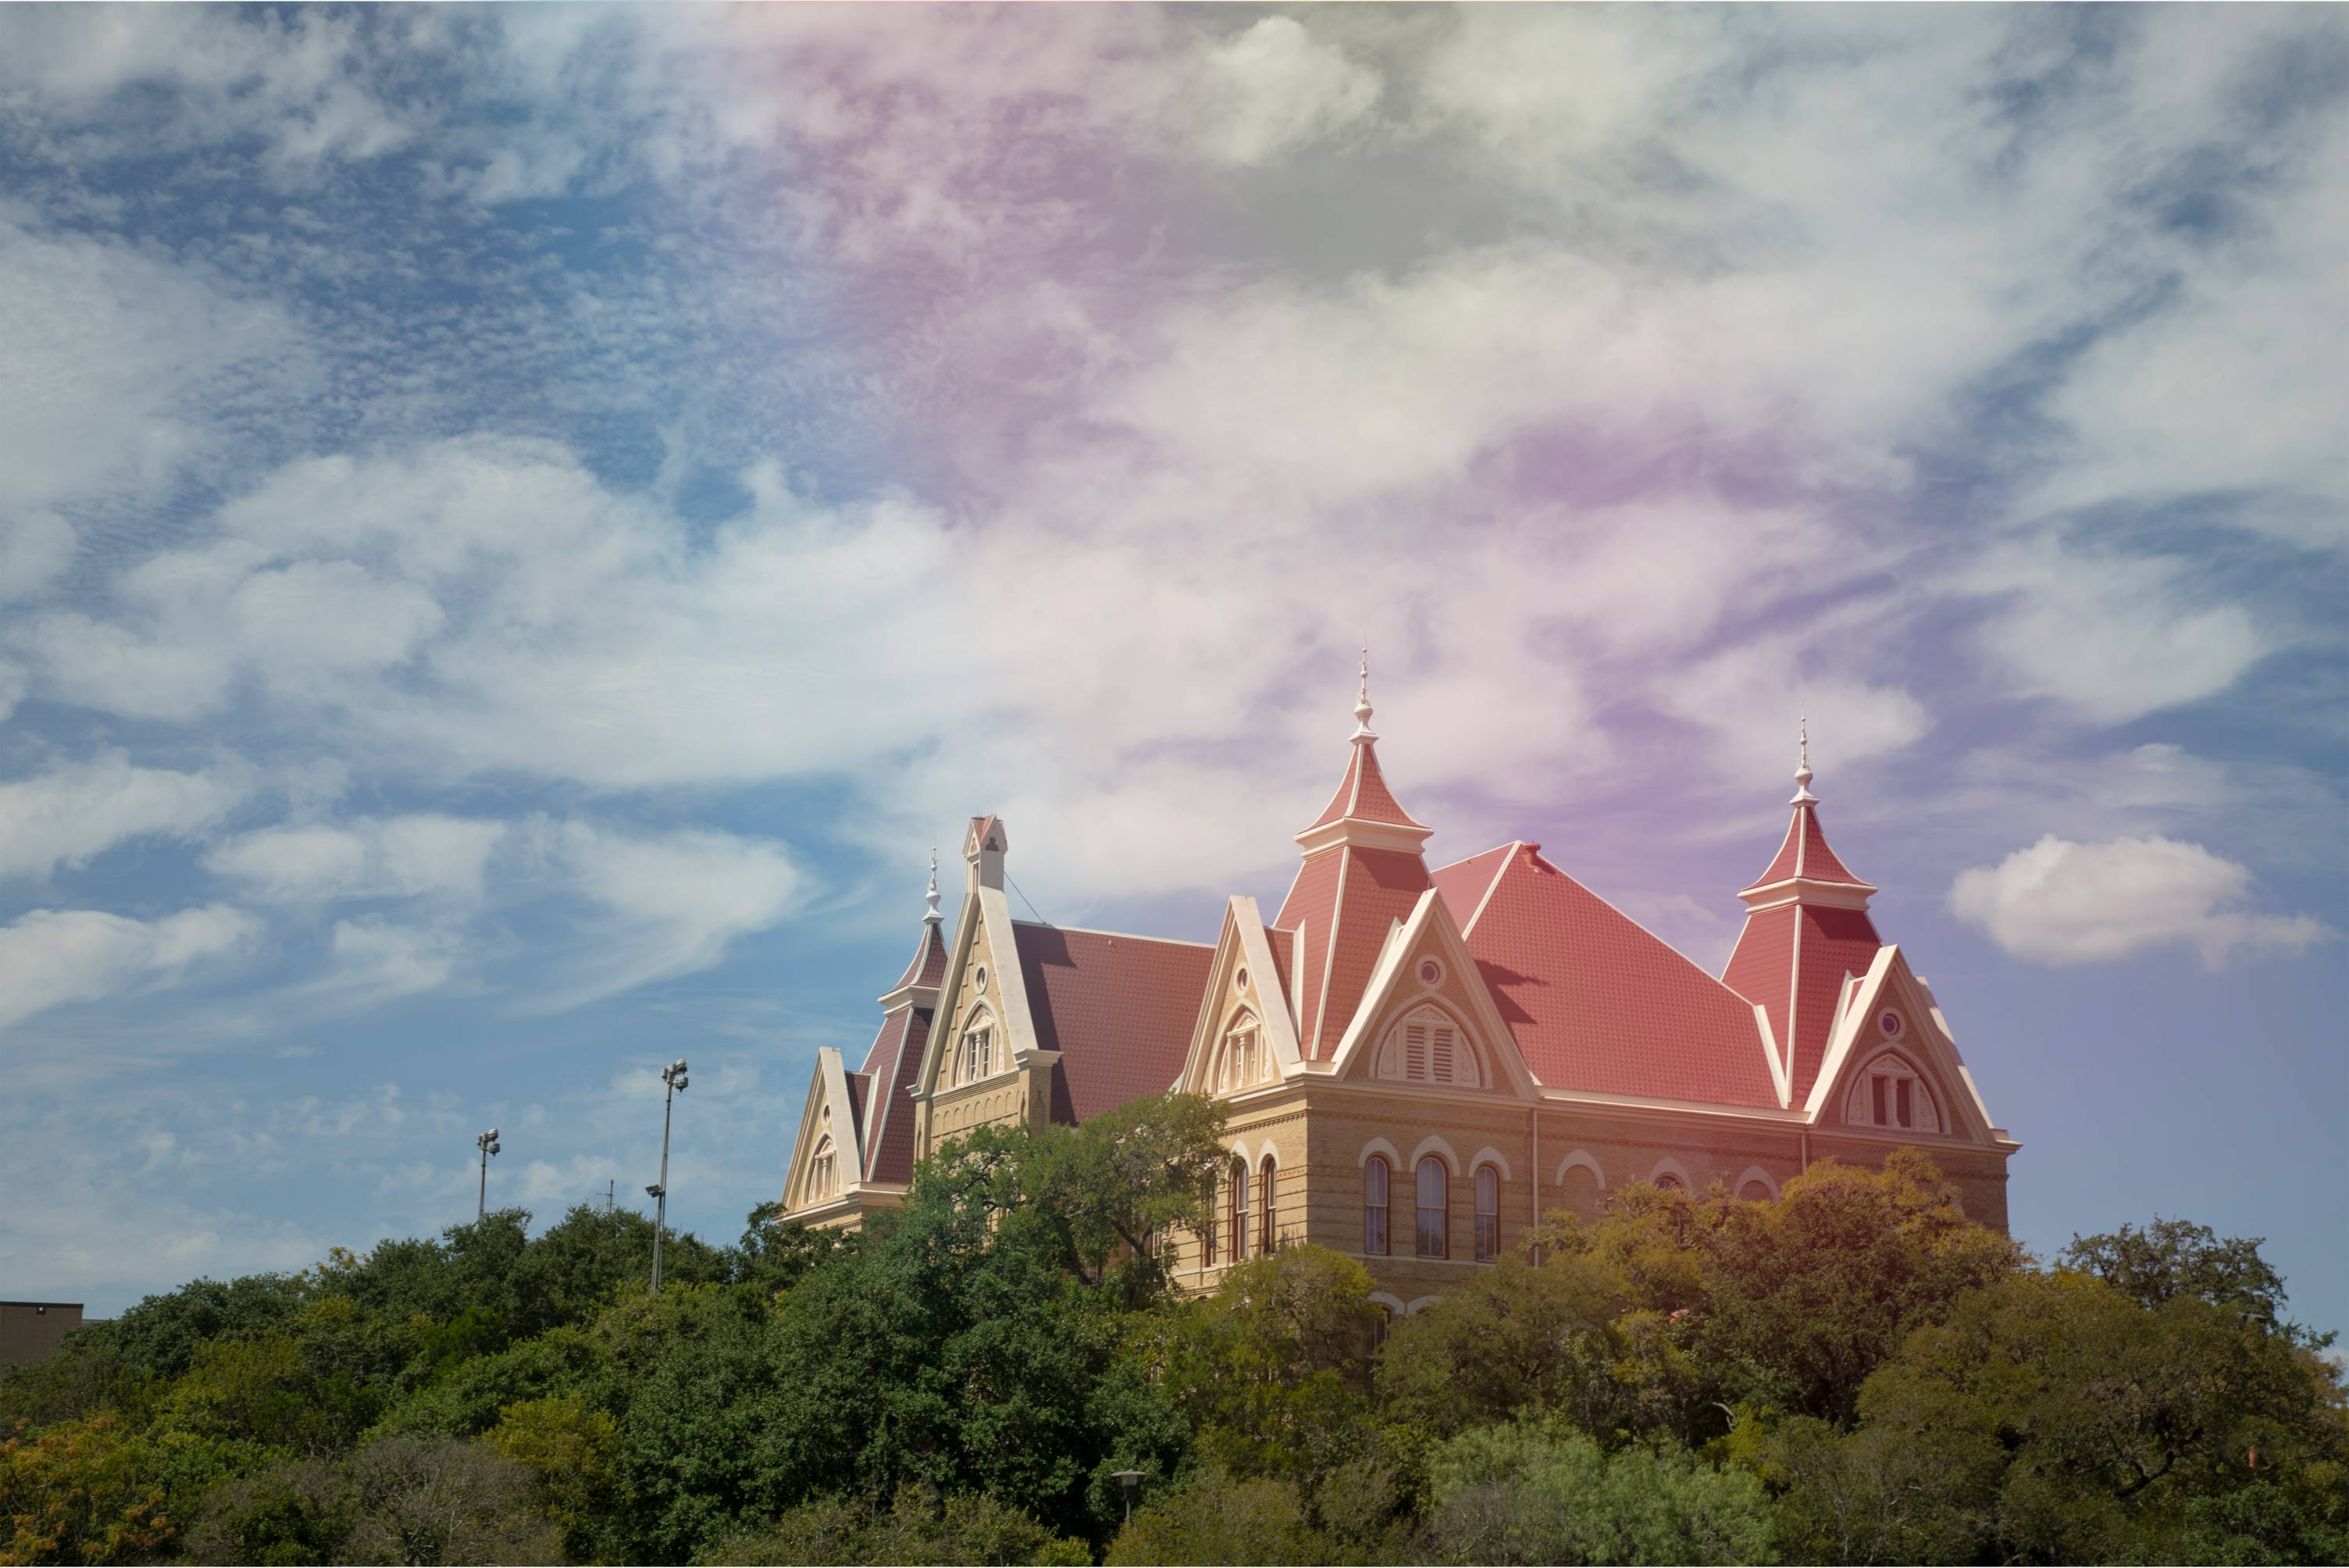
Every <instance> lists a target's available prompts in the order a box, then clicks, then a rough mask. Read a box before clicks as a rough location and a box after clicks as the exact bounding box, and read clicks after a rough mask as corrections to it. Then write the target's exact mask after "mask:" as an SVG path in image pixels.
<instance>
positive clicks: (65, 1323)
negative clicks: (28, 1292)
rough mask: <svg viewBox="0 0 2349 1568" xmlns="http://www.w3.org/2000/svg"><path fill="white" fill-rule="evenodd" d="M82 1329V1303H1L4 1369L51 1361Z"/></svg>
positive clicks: (0, 1358)
mask: <svg viewBox="0 0 2349 1568" xmlns="http://www.w3.org/2000/svg"><path fill="white" fill-rule="evenodd" d="M81 1325H82V1317H81V1303H79V1302H78V1301H0V1367H30V1366H32V1365H33V1364H34V1363H35V1362H36V1361H47V1359H48V1358H49V1357H52V1356H55V1355H56V1354H57V1352H58V1351H59V1350H60V1349H62V1348H63V1347H64V1346H65V1342H66V1336H67V1334H70V1333H71V1332H73V1331H74V1330H75V1329H77V1328H79V1327H80V1326H81Z"/></svg>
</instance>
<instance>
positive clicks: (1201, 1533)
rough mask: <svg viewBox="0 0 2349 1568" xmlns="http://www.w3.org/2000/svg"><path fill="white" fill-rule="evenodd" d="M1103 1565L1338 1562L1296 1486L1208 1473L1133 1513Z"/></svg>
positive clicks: (1274, 1481) (1284, 1482) (1334, 1544)
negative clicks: (1313, 1523)
mask: <svg viewBox="0 0 2349 1568" xmlns="http://www.w3.org/2000/svg"><path fill="white" fill-rule="evenodd" d="M1339 1561H1341V1557H1340V1553H1339V1550H1338V1548H1337V1545H1336V1543H1335V1542H1332V1541H1330V1538H1329V1537H1328V1536H1326V1535H1324V1534H1322V1533H1321V1532H1319V1531H1317V1530H1315V1529H1314V1528H1313V1527H1312V1526H1311V1525H1310V1524H1309V1523H1308V1522H1307V1521H1306V1517H1305V1504H1304V1500H1303V1498H1302V1497H1301V1496H1300V1495H1299V1491H1298V1489H1297V1487H1296V1486H1295V1484H1294V1483H1292V1482H1289V1481H1285V1480H1263V1479H1258V1480H1233V1479H1231V1478H1230V1477H1228V1476H1226V1475H1225V1474H1223V1473H1222V1472H1221V1471H1217V1470H1210V1471H1207V1472H1206V1473H1205V1474H1202V1475H1200V1476H1199V1477H1197V1478H1196V1479H1195V1480H1192V1481H1191V1482H1190V1483H1189V1484H1187V1485H1185V1486H1183V1487H1181V1488H1179V1489H1177V1490H1176V1491H1172V1492H1169V1493H1167V1494H1166V1495H1165V1496H1164V1497H1162V1498H1159V1499H1157V1500H1155V1501H1152V1502H1149V1503H1147V1504H1145V1505H1143V1507H1141V1508H1139V1509H1136V1510H1135V1511H1134V1515H1133V1522H1132V1523H1130V1524H1128V1525H1126V1526H1125V1527H1124V1528H1123V1530H1121V1531H1120V1532H1118V1535H1117V1538H1116V1539H1115V1540H1114V1541H1112V1542H1110V1548H1109V1552H1108V1553H1107V1554H1106V1555H1105V1556H1104V1557H1103V1558H1102V1562H1103V1563H1110V1564H1113V1565H1123V1564H1127V1563H1336V1562H1339Z"/></svg>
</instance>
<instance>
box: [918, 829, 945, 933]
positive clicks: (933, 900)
mask: <svg viewBox="0 0 2349 1568" xmlns="http://www.w3.org/2000/svg"><path fill="white" fill-rule="evenodd" d="M929 905H930V912H929V913H927V914H926V915H924V916H922V923H923V924H924V925H936V924H938V923H940V922H942V921H944V920H945V919H946V916H945V915H943V914H940V913H938V851H937V847H936V845H932V846H931V849H930V893H929Z"/></svg>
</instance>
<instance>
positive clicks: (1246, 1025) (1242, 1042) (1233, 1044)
mask: <svg viewBox="0 0 2349 1568" xmlns="http://www.w3.org/2000/svg"><path fill="white" fill-rule="evenodd" d="M1271 1068H1272V1056H1271V1053H1270V1051H1269V1050H1268V1049H1267V1048H1266V1046H1265V1044H1264V1038H1263V1035H1262V1033H1261V1031H1260V1030H1259V1029H1258V1027H1257V1019H1256V1015H1255V1014H1254V1013H1251V1012H1249V1011H1248V1010H1247V1008H1245V1007H1243V1008H1241V1009H1240V1010H1239V1011H1238V1012H1237V1013H1235V1014H1233V1015H1232V1017H1231V1021H1230V1022H1229V1023H1227V1024H1226V1026H1224V1038H1223V1044H1222V1046H1221V1047H1220V1048H1219V1049H1218V1050H1217V1051H1216V1060H1215V1065H1214V1067H1213V1068H1210V1069H1209V1071H1208V1074H1207V1089H1208V1092H1209V1093H1211V1094H1231V1093H1234V1092H1236V1091H1237V1090H1240V1089H1244V1088H1247V1087H1248V1086H1250V1085H1251V1084H1255V1083H1259V1082H1261V1081H1263V1080H1264V1079H1265V1078H1269V1077H1270V1076H1272V1075H1271Z"/></svg>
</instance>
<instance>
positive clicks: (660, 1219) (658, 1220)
mask: <svg viewBox="0 0 2349 1568" xmlns="http://www.w3.org/2000/svg"><path fill="white" fill-rule="evenodd" d="M685 1081H686V1080H685V1058H684V1057H678V1058H677V1060H675V1061H673V1062H671V1063H669V1065H668V1066H667V1067H665V1068H661V1082H663V1083H665V1084H667V1085H668V1092H667V1093H666V1094H664V1095H663V1096H661V1174H660V1180H659V1181H657V1182H655V1183H654V1184H653V1185H652V1186H649V1187H647V1188H646V1189H645V1192H646V1195H647V1196H648V1197H650V1198H651V1199H653V1201H654V1202H655V1204H656V1205H657V1206H656V1207H655V1209H654V1210H653V1294H655V1295H658V1294H660V1253H661V1233H662V1232H663V1231H665V1230H667V1228H668V1121H669V1117H670V1115H671V1113H672V1110H673V1109H674V1108H675V1106H676V1105H677V1097H678V1095H680V1094H682V1093H684V1092H685Z"/></svg>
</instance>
